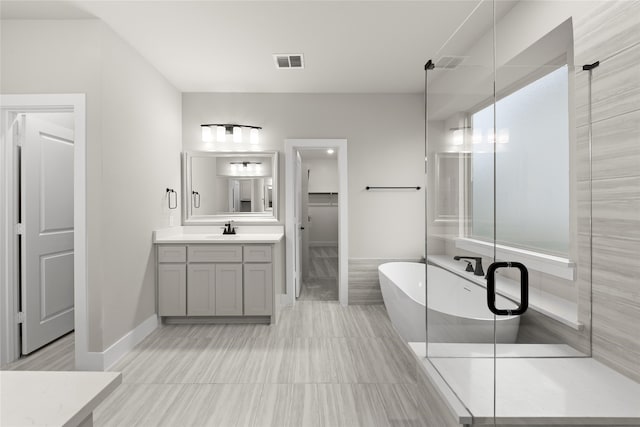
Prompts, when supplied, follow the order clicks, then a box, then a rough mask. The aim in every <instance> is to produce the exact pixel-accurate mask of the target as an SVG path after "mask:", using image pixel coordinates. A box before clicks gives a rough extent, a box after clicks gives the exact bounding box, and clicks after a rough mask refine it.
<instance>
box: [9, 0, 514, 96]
mask: <svg viewBox="0 0 640 427" xmlns="http://www.w3.org/2000/svg"><path fill="white" fill-rule="evenodd" d="M479 3H481V0H454V1H452V0H448V1H428V0H426V1H398V0H395V1H299V0H291V1H266V0H263V1H186V0H182V1H56V2H42V1H28V0H22V1H7V0H3V1H2V2H1V9H0V13H1V14H2V18H3V19H24V18H31V19H86V18H89V17H92V16H94V17H97V18H99V19H101V20H103V21H104V22H106V23H107V24H108V25H109V26H110V27H111V28H113V30H114V31H115V32H116V33H117V34H119V35H120V37H122V38H123V39H125V40H126V41H128V42H129V43H130V44H131V45H132V46H133V47H134V48H135V49H136V50H137V51H138V52H140V54H141V55H142V56H144V57H145V58H146V59H147V60H148V61H149V62H150V63H151V64H153V65H154V66H155V67H156V68H157V69H158V70H159V71H160V72H161V73H162V74H163V75H164V76H165V77H166V78H167V79H168V80H169V81H170V82H171V83H172V84H173V85H174V86H175V87H176V88H177V89H178V90H180V91H181V92H283V93H290V92H297V93H421V92H422V91H423V89H424V71H423V68H424V64H425V62H426V61H427V60H428V59H434V58H435V56H436V55H438V54H439V53H438V50H439V48H440V47H441V46H442V45H443V44H444V43H445V42H446V41H447V40H448V39H449V38H450V37H451V36H452V35H453V34H454V33H455V31H456V29H457V28H458V27H459V26H460V25H461V24H462V23H463V22H464V21H465V19H466V18H467V17H468V15H469V14H470V13H472V11H473V10H474V9H475V8H476V7H477V6H478V4H479ZM507 3H513V2H505V5H506V4H507ZM511 6H512V4H511V5H510V6H508V7H511ZM500 7H503V8H507V6H500ZM487 29H488V22H481V23H479V24H477V25H475V27H474V28H469V26H465V34H464V37H465V38H468V39H469V42H471V41H473V39H474V38H475V37H479V36H480V35H481V34H483V33H484V32H486V31H487ZM274 53H303V54H304V56H305V58H304V59H305V68H304V69H303V70H277V69H276V68H275V66H274V61H273V58H272V54H274Z"/></svg>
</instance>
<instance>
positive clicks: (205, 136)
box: [202, 126, 213, 142]
mask: <svg viewBox="0 0 640 427" xmlns="http://www.w3.org/2000/svg"><path fill="white" fill-rule="evenodd" d="M211 141H213V132H211V128H210V127H209V126H202V142H211Z"/></svg>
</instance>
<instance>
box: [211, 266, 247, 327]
mask: <svg viewBox="0 0 640 427" xmlns="http://www.w3.org/2000/svg"><path fill="white" fill-rule="evenodd" d="M215 304H216V316H242V264H216V301H215Z"/></svg>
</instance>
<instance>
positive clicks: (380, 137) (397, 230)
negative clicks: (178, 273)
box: [182, 93, 424, 259]
mask: <svg viewBox="0 0 640 427" xmlns="http://www.w3.org/2000/svg"><path fill="white" fill-rule="evenodd" d="M182 99H183V106H182V113H183V133H182V135H183V148H184V150H215V149H226V150H230V149H248V148H251V147H249V146H248V145H247V146H243V144H233V143H228V142H227V143H223V144H218V143H209V144H207V143H203V142H202V141H201V135H200V124H201V123H211V122H215V123H218V122H223V123H224V122H239V123H246V124H252V125H257V126H262V127H263V130H262V134H261V142H260V148H261V149H263V150H277V151H282V150H283V147H284V140H285V139H287V138H346V139H347V140H348V160H349V165H348V167H349V258H358V259H361V258H390V257H396V258H403V257H409V258H416V257H418V258H419V257H420V256H421V254H422V246H423V239H422V236H423V235H424V232H423V230H424V219H423V214H424V207H423V197H424V194H423V193H422V191H420V192H417V191H416V192H391V193H382V192H378V193H374V192H366V191H365V189H364V187H366V186H367V185H422V181H423V180H424V175H423V162H422V158H423V151H424V149H423V144H422V141H423V130H422V114H423V113H422V112H423V108H422V96H421V95H358V94H354V95H312V94H228V93H185V94H183V97H182ZM280 161H281V162H284V158H283V156H281V157H280ZM280 170H281V175H280V189H281V190H283V189H284V180H285V179H290V177H285V176H284V167H281V168H280ZM280 195H281V196H282V197H280V213H281V215H280V221H283V220H284V197H283V196H284V195H283V191H281V194H280Z"/></svg>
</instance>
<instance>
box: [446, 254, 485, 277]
mask: <svg viewBox="0 0 640 427" xmlns="http://www.w3.org/2000/svg"><path fill="white" fill-rule="evenodd" d="M453 259H454V260H456V261H460V260H461V259H472V260H475V262H476V268H475V269H473V270H470V269H469V268H468V267H469V266H470V265H471V263H469V264H468V265H467V271H473V274H474V275H475V276H484V270H483V269H482V258H481V257H479V256H458V255H456V256H454V257H453ZM467 262H468V261H467Z"/></svg>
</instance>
